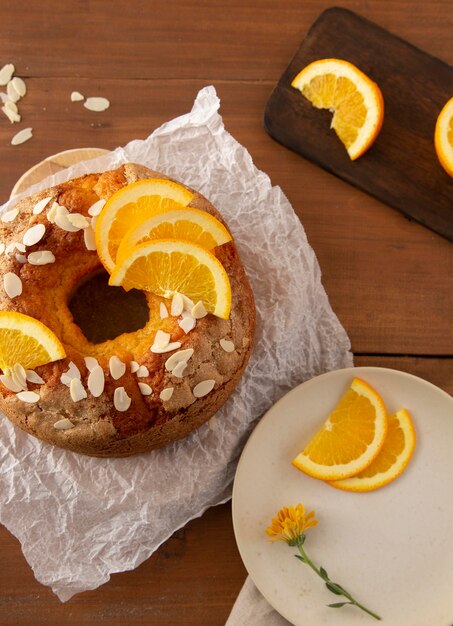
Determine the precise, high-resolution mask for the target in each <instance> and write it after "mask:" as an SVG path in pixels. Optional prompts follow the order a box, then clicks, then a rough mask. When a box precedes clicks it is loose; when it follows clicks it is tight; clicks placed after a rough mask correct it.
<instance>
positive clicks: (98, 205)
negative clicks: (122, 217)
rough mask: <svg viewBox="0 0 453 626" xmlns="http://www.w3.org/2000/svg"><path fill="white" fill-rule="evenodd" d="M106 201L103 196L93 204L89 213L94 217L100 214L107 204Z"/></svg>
mask: <svg viewBox="0 0 453 626" xmlns="http://www.w3.org/2000/svg"><path fill="white" fill-rule="evenodd" d="M105 202H106V201H105V200H104V199H103V198H101V199H100V200H98V201H97V202H95V203H94V204H92V205H91V206H90V208H89V209H88V215H91V216H92V217H96V215H99V213H100V212H101V211H102V209H103V208H104V206H105Z"/></svg>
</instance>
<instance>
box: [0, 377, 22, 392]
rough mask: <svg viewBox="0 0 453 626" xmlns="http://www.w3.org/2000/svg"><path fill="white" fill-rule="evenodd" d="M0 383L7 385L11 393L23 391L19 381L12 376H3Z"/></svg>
mask: <svg viewBox="0 0 453 626" xmlns="http://www.w3.org/2000/svg"><path fill="white" fill-rule="evenodd" d="M0 381H1V382H2V383H3V384H4V385H5V387H6V388H7V389H9V390H10V391H14V392H17V391H22V390H23V388H22V385H20V384H19V383H18V382H17V380H13V377H12V376H11V375H10V374H1V375H0Z"/></svg>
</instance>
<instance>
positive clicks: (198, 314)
mask: <svg viewBox="0 0 453 626" xmlns="http://www.w3.org/2000/svg"><path fill="white" fill-rule="evenodd" d="M207 314H208V312H207V311H206V308H205V306H204V304H203V302H202V301H201V300H198V302H197V303H196V305H195V306H194V307H193V309H192V317H194V318H195V319H196V320H199V319H201V318H202V317H205V316H206V315H207Z"/></svg>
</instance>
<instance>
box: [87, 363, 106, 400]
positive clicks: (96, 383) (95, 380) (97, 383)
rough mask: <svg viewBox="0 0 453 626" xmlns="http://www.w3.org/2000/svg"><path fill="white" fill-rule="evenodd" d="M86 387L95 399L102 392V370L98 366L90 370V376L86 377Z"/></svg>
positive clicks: (103, 379)
mask: <svg viewBox="0 0 453 626" xmlns="http://www.w3.org/2000/svg"><path fill="white" fill-rule="evenodd" d="M87 386H88V389H89V390H90V392H91V394H92V395H93V396H94V397H95V398H99V396H100V395H101V394H102V392H103V391H104V386H105V376H104V370H103V369H102V367H101V366H100V365H96V367H94V368H93V369H92V370H91V372H90V375H89V376H88V382H87Z"/></svg>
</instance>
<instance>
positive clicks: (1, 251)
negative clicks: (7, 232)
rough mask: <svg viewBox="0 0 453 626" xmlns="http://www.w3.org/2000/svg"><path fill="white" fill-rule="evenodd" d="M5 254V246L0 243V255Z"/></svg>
mask: <svg viewBox="0 0 453 626" xmlns="http://www.w3.org/2000/svg"><path fill="white" fill-rule="evenodd" d="M4 252H5V244H4V243H3V241H1V242H0V254H3V253H4Z"/></svg>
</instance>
